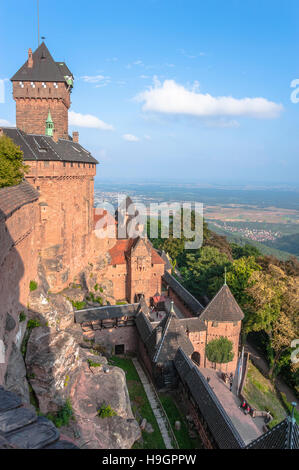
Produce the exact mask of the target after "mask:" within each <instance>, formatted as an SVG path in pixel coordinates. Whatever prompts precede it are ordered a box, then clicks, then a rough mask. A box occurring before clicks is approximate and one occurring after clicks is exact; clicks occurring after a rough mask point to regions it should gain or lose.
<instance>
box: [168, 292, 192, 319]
mask: <svg viewBox="0 0 299 470" xmlns="http://www.w3.org/2000/svg"><path fill="white" fill-rule="evenodd" d="M168 296H169V297H170V298H171V299H172V300H173V301H174V303H175V305H177V306H178V308H179V309H180V311H181V312H182V314H183V315H184V316H185V317H186V318H192V317H193V316H194V315H193V314H192V312H190V310H189V308H188V307H187V305H186V304H184V302H183V301H182V300H181V298H180V297H179V296H178V295H177V294H176V293H175V292H174V291H173V290H172V289H171V287H168Z"/></svg>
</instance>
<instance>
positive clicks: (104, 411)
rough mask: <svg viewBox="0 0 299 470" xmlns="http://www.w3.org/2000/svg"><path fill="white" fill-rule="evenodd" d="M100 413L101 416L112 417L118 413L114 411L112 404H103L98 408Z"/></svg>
mask: <svg viewBox="0 0 299 470" xmlns="http://www.w3.org/2000/svg"><path fill="white" fill-rule="evenodd" d="M98 415H99V417H100V418H110V417H111V416H116V415H117V413H116V411H114V410H113V409H112V408H111V406H110V405H107V406H106V405H105V404H103V405H102V406H101V408H100V409H99V410H98Z"/></svg>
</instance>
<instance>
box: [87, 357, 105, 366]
mask: <svg viewBox="0 0 299 470" xmlns="http://www.w3.org/2000/svg"><path fill="white" fill-rule="evenodd" d="M87 362H88V365H89V367H102V365H103V364H101V363H100V362H94V361H92V360H91V359H87Z"/></svg>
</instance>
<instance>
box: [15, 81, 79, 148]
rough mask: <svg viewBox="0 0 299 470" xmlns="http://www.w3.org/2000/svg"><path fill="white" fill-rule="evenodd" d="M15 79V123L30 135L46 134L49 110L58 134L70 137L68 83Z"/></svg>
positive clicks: (56, 134)
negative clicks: (32, 81)
mask: <svg viewBox="0 0 299 470" xmlns="http://www.w3.org/2000/svg"><path fill="white" fill-rule="evenodd" d="M43 83H44V85H45V87H44V86H43V85H42V82H34V85H35V86H34V87H33V86H32V85H31V82H22V85H20V82H13V96H14V99H15V101H16V125H17V127H18V128H19V129H21V130H22V131H24V132H27V133H28V134H45V129H46V119H47V117H48V112H49V109H50V112H51V116H52V119H53V122H54V124H55V132H56V133H55V136H56V137H57V138H64V139H68V109H69V107H70V104H71V103H70V94H69V91H68V87H67V85H66V84H65V83H62V82H58V83H57V84H56V86H55V85H54V83H53V82H43Z"/></svg>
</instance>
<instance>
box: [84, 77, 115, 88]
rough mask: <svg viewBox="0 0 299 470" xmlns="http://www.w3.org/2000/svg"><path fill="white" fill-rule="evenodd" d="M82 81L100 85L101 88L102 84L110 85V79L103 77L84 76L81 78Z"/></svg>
mask: <svg viewBox="0 0 299 470" xmlns="http://www.w3.org/2000/svg"><path fill="white" fill-rule="evenodd" d="M81 78H82V80H84V82H86V83H101V86H103V83H104V84H107V83H110V81H111V80H110V77H106V76H105V75H84V76H83V77H81Z"/></svg>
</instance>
